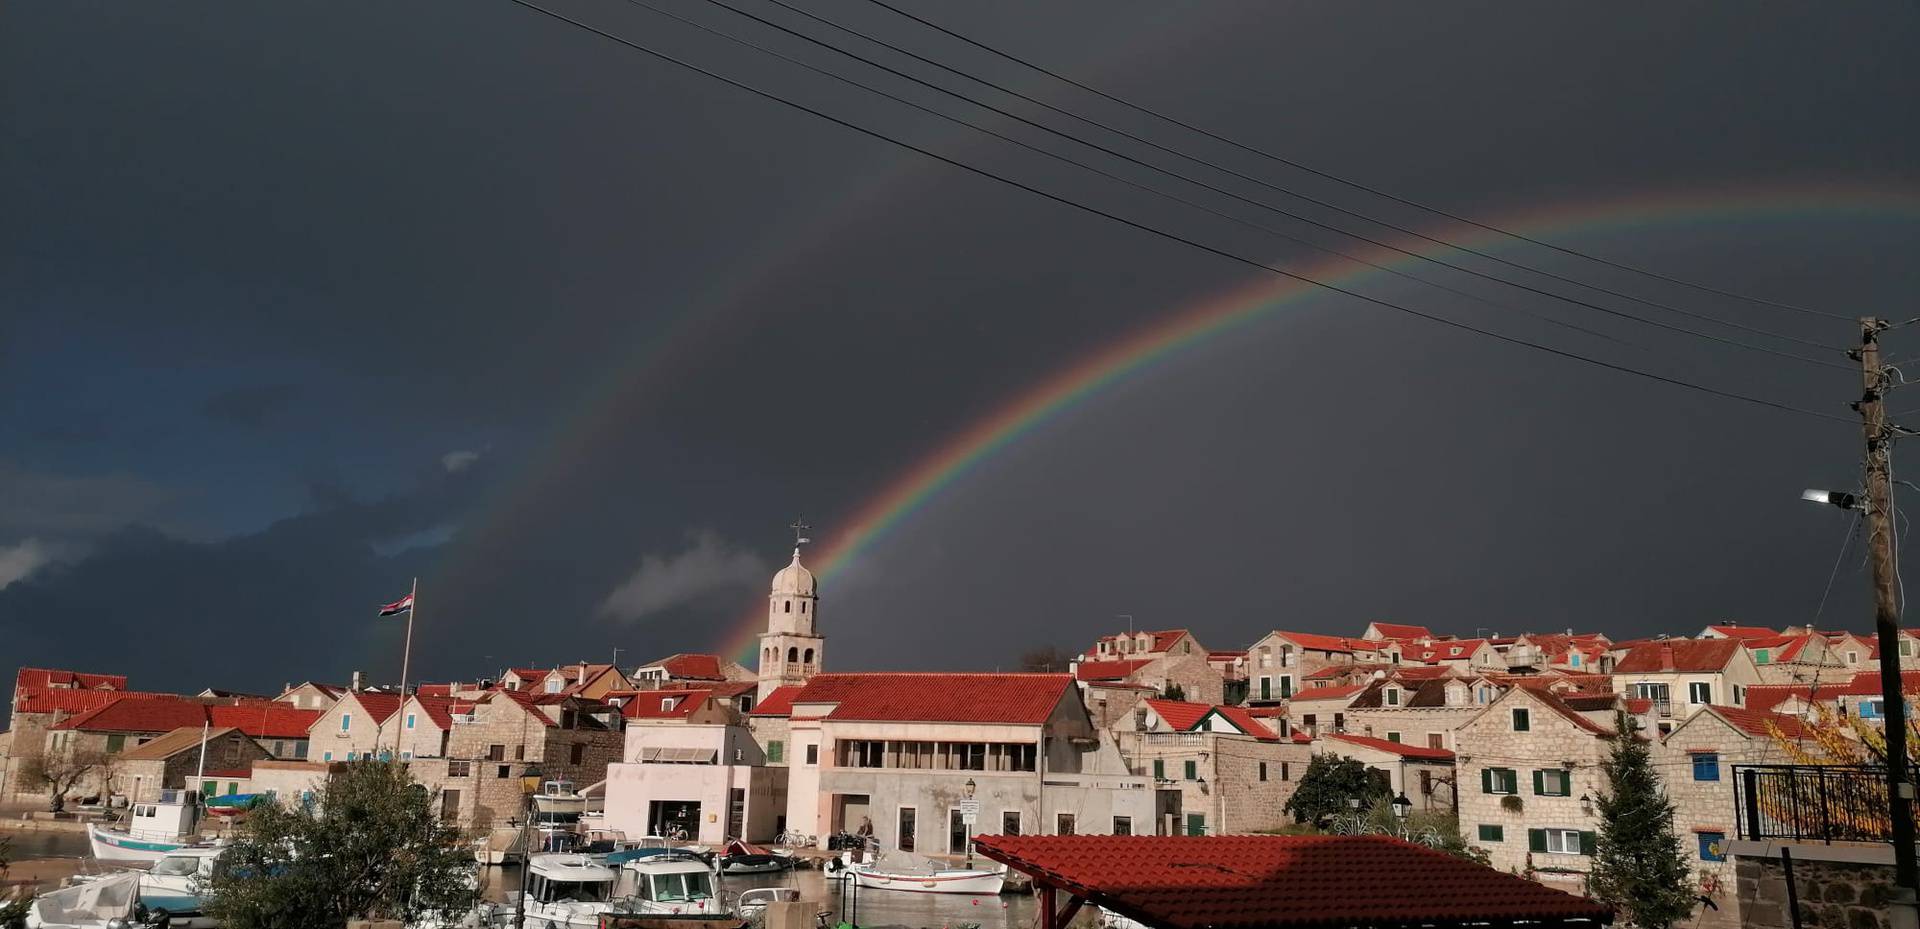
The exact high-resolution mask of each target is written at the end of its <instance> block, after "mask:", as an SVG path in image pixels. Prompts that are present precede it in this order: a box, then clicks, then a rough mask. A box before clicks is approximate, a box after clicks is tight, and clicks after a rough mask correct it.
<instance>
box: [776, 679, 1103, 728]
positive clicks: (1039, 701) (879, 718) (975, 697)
mask: <svg viewBox="0 0 1920 929" xmlns="http://www.w3.org/2000/svg"><path fill="white" fill-rule="evenodd" d="M1072 684H1073V678H1072V677H1070V676H1068V675H1065V674H952V673H939V672H925V673H899V672H888V673H868V674H822V675H819V676H817V677H815V678H813V679H812V680H811V681H808V682H807V684H806V686H804V687H802V688H801V690H800V692H799V693H798V694H795V695H794V698H793V702H794V703H795V704H805V703H835V704H837V706H835V707H834V709H833V712H832V713H831V714H830V716H829V718H830V719H831V720H835V721H839V720H862V721H874V722H940V723H1012V724H1020V725H1038V724H1040V723H1043V722H1045V721H1046V719H1047V717H1048V716H1050V715H1052V713H1053V709H1054V707H1056V706H1058V705H1059V703H1060V700H1061V698H1062V697H1063V696H1065V694H1066V691H1067V688H1068V687H1070V686H1072Z"/></svg>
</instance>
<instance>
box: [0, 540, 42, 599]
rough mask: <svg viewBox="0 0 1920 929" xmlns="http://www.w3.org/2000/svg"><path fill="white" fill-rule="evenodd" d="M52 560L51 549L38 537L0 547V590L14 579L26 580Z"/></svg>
mask: <svg viewBox="0 0 1920 929" xmlns="http://www.w3.org/2000/svg"><path fill="white" fill-rule="evenodd" d="M52 560H53V552H52V550H51V549H49V548H48V546H47V545H46V544H45V543H43V542H41V541H40V540H39V539H26V540H24V541H22V542H21V543H20V544H18V545H15V546H13V547H11V548H0V590H5V589H6V588H7V585H9V584H12V583H13V582H14V581H24V580H26V579H27V578H28V577H30V576H32V574H33V572H35V571H38V570H40V569H41V568H44V567H46V565H47V563H48V562H50V561H52Z"/></svg>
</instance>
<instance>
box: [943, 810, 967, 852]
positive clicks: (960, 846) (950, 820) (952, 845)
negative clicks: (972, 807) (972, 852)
mask: <svg viewBox="0 0 1920 929" xmlns="http://www.w3.org/2000/svg"><path fill="white" fill-rule="evenodd" d="M967 829H968V826H967V820H966V814H965V813H962V812H960V810H959V809H958V808H957V807H956V808H954V809H951V810H948V811H947V854H949V855H964V854H966V853H967Z"/></svg>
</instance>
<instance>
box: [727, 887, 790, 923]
mask: <svg viewBox="0 0 1920 929" xmlns="http://www.w3.org/2000/svg"><path fill="white" fill-rule="evenodd" d="M799 901H800V889H799V888H798V887H755V888H753V889H752V890H748V891H743V892H741V894H740V899H739V900H737V901H735V902H734V904H733V915H735V916H738V917H740V918H741V919H745V920H749V921H752V922H760V921H761V918H762V917H763V916H765V915H766V912H767V904H769V903H774V902H785V903H798V902H799Z"/></svg>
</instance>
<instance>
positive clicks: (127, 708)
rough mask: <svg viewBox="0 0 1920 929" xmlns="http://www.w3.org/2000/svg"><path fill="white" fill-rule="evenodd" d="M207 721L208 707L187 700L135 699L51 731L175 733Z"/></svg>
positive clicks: (84, 716)
mask: <svg viewBox="0 0 1920 929" xmlns="http://www.w3.org/2000/svg"><path fill="white" fill-rule="evenodd" d="M206 721H207V705H206V704H204V703H201V702H199V701H197V700H188V699H186V698H185V697H131V698H126V699H121V700H115V701H113V702H112V703H109V704H107V705H105V706H102V707H100V708H98V709H95V710H90V711H88V712H85V713H82V714H80V715H79V716H75V717H73V718H72V719H64V720H61V721H60V722H58V723H55V724H54V725H52V726H49V727H48V728H50V729H74V730H81V731H86V732H172V731H173V730H175V729H184V728H189V727H190V728H194V729H198V728H200V726H201V725H202V724H204V723H206Z"/></svg>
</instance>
